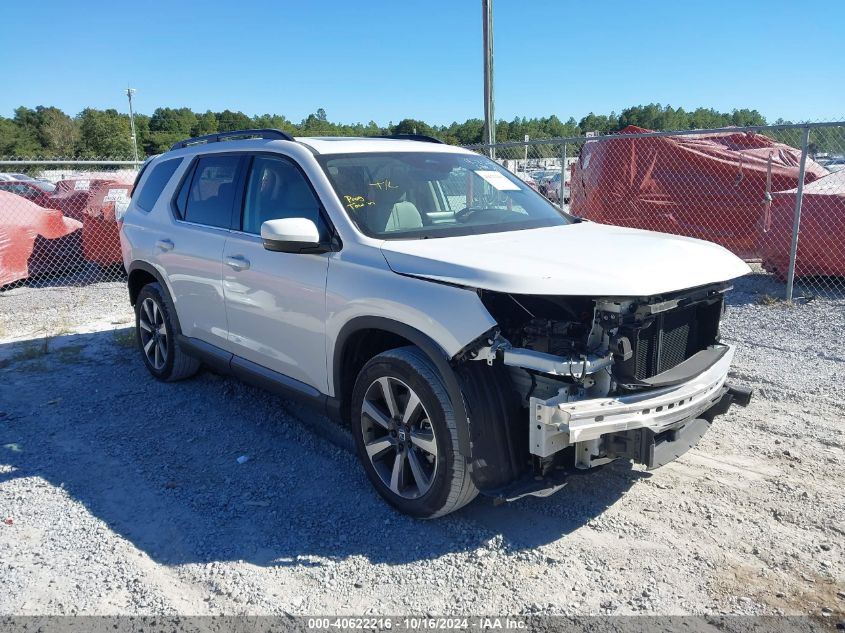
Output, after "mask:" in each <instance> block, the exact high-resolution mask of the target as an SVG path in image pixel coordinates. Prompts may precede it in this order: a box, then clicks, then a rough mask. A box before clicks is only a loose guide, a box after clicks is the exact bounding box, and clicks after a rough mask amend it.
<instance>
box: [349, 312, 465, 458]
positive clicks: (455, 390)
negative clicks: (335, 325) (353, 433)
mask: <svg viewBox="0 0 845 633" xmlns="http://www.w3.org/2000/svg"><path fill="white" fill-rule="evenodd" d="M367 337H377V338H378V341H377V342H378V343H386V344H389V347H384V349H380V348H381V347H382V345H379V344H375V345H373V344H372V343H370V344H369V345H366V346H365V349H366V350H368V351H372V350H378V351H376V352H375V353H376V354H378V353H381V352H383V351H386V350H387V349H393V348H394V347H401V346H402V345H407V344H411V345H414V346H416V347H418V348H419V349H420V350H422V351H423V353H424V354H425V355H426V356H427V357H428V358H429V359H430V360H431V362H432V363H434V366H435V367H436V368H437V371H438V372H439V373H440V376H441V378H442V379H443V383H444V385H445V386H446V391H447V393H448V394H449V399H450V400H451V402H452V407H453V409H454V411H455V420H456V421H457V425H458V447H459V450H460V452H461V454H462V455H464V456H466V457H470V440H469V428H468V424H467V413H466V407H465V406H464V400H463V395H462V392H461V386H460V383H459V381H458V377H457V374H456V373H455V371H454V369H453V368H452V365H451V364H450V363H449V361H450V358H449V355H448V354H447V353H446V351H445V350H444V349H443V348H442V347H441V346H440V345H439V344H438V343H437V342H436V341H434V340H433V339H432V338H431V337H430V336H428V335H427V334H425V333H423V332H421V331H419V330H417V329H416V328H414V327H412V326H410V325H408V324H406V323H402V322H400V321H394V320H393V319H388V318H386V317H377V316H360V317H356V318H353V319H351V320H350V321H348V322H347V323H346V324H344V326H343V327H342V328H341V329H340V332H339V333H338V336H337V339H336V340H335V346H334V357H333V359H332V361H333V362H332V377H333V386H334V392H335V397H334V401H335V402H336V403H337V407H338V409H339V411H338V415H339V416H340V417H341V418H342V419H344V420H347V421H348V419H349V414H350V400H351V397H352V387H353V386H354V384H355V377H357V373H358V372H357V371H355V369H356V368H357V369H358V370H359V371H360V367H363V365H364V363H366V362H367V360H369V359H370V358H372V356H374V355H375V354H370V355H369V356H368V357H367V358H363V356H367V354H363V355H361V354H359V353H358V351H359V350H360V349H361V345H362V343H363V342H364V341H366V338H367ZM394 343H395V344H394Z"/></svg>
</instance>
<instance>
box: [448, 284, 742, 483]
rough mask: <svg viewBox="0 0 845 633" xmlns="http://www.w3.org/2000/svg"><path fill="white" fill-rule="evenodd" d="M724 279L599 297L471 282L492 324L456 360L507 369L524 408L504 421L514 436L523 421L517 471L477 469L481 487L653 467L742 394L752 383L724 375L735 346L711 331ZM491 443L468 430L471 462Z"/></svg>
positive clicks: (479, 463) (692, 440)
mask: <svg viewBox="0 0 845 633" xmlns="http://www.w3.org/2000/svg"><path fill="white" fill-rule="evenodd" d="M729 288H730V286H729V285H728V284H724V283H722V284H713V285H709V286H705V287H701V288H696V289H692V290H686V291H682V292H675V293H669V294H666V295H662V296H657V297H641V298H616V297H608V298H595V299H593V298H586V297H554V296H535V295H531V296H529V295H514V294H507V293H498V292H489V291H479V294H480V297H481V300H482V302H484V305H485V306H486V307H487V309H488V311H489V312H490V314H491V315H492V316H493V317H494V318H495V319H496V321H497V323H498V328H497V329H496V330H495V331H493V332H491V333H490V334H489V335H488V336H487V337H485V338H484V339H483V340H481V341H478V342H476V344H474V345H471V346H469V347H468V348H466V349H465V350H464V352H463V353H462V355H461V358H460V359H459V360H465V361H468V362H480V363H486V364H487V365H489V366H490V367H494V368H503V369H504V370H505V371H506V373H507V376H508V378H509V383H510V384H511V385H512V386H513V388H514V390H515V392H516V397H517V398H518V399H519V403H520V407H521V412H522V413H521V415H522V416H523V417H522V419H521V420H520V422H519V424H517V425H514V424H512V421H511V422H509V423H506V424H508V425H509V430H510V432H509V435H510V436H513V435H515V434H516V433H517V430H518V429H519V430H521V432H520V433H519V436H518V439H517V441H518V442H519V444H520V446H521V447H523V448H522V449H521V452H522V454H523V455H524V456H525V461H524V462H523V463H524V464H526V468H525V471H524V472H523V473H522V477H520V478H514V477H513V468H511V469H510V471H508V473H506V474H505V475H503V476H500V477H498V478H497V477H495V476H493V477H490V476H489V475H487V474H486V473H485V474H481V475H479V479H481V481H477V482H476V483H477V484H479V488H480V489H482V491H484V492H488V493H489V492H490V490H495V492H494V494H495V495H496V496H499V497H501V498H504V499H510V498H515V497H518V496H522V495H523V494H537V495H542V494H548V493H549V491H553V490H554V489H557V488H558V487H560V484H559V480H558V479H555V478H551V479H549V477H551V475H552V474H553V473H554V472H555V471H559V470H561V469H568V468H572V467H574V468H579V469H588V468H592V467H594V466H599V465H602V464H606V463H608V462H610V461H612V460H614V459H618V458H624V459H631V460H633V461H634V462H637V463H640V464H644V465H645V466H646V467H648V468H656V467H658V466H661V465H663V464H665V463H667V462H669V461H671V460H673V459H675V458H677V457H678V456H680V455H681V454H683V453H684V452H686V451H687V450H689V448H691V447H692V446H694V445H695V444H696V443H697V442H698V440H699V439H700V438H701V436H702V435H703V434H704V432H705V431H706V430H707V429H708V428H709V425H710V424H711V423H712V421H713V419H714V418H715V416H717V415H720V414H722V413H724V412H726V411H727V409H728V408H729V407H730V405H731V404H733V403H736V404H739V405H741V406H745V405H747V404H748V402H749V400H750V397H751V392H750V391H749V390H745V389H742V388H739V387H733V386H731V385H729V384H728V383H727V374H728V370H729V368H730V364H731V360H732V358H733V354H734V349H733V347H731V346H729V345H726V344H723V343H721V342H720V341H719V323H720V320H721V317H722V314H723V311H724V295H725V292H726V291H727V290H728V289H729ZM498 371H500V372H501V369H498ZM526 420H527V422H528V425H527V426H528V428H527V429H526V428H525V426H526V425H525V421H526ZM472 426H474V427H475V429H474V433H473V435H474V436H475V437H476V438H480V439H481V440H483V438H481V436H482V435H483V432H482V429H480V428H478V427H479V424H478V423H476V424H473V423H472V421H471V427H472ZM512 439H513V438H512ZM523 439H524V442H525V444H524V445H523V444H522V442H523ZM493 450H495V449H494V448H493V447H491V446H490V443H489V442H488V443H485V442H484V441H477V442H474V446H473V459H472V461H473V465H474V468H476V467H478V468H480V469H481V470H480V472H482V473H484V472H485V471H484V469H485V468H486V469H488V470H490V468H491V466H490V465H491V464H493V463H495V461H496V456H495V455H490V454H486V455H485V453H489V452H490V451H493ZM511 461H513V459H511ZM474 473H475V470H474ZM504 479H509V480H510V481H508V482H507V483H505V482H504ZM515 479H518V480H519V481H515ZM490 482H494V483H495V484H497V485H496V486H491V485H485V484H489V483H490ZM532 482H533V483H532ZM485 488H486V490H485Z"/></svg>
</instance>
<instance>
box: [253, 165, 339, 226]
mask: <svg viewBox="0 0 845 633" xmlns="http://www.w3.org/2000/svg"><path fill="white" fill-rule="evenodd" d="M281 218H308V219H309V220H311V221H313V222H314V224H316V225H317V227H318V228H319V229H320V232H321V234H322V233H323V232H324V228H323V227H324V225H323V222H322V219H321V218H320V203H319V202H318V201H317V198H316V196H315V195H314V192H313V191H312V190H311V187H310V186H309V185H308V181H307V180H306V179H305V176H303V174H302V172H300V171H299V169H298V168H297V167H296V165H294V164H293V163H292V162H290V161H288V160H285V159H282V158H274V157H269V156H256V157H255V159H254V160H253V161H252V169H251V170H250V174H249V180H248V181H247V189H246V201H245V203H244V214H243V231H244V232H245V233H255V234H259V233H261V224H262V223H263V222H266V221H267V220H278V219H281Z"/></svg>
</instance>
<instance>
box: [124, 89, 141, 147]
mask: <svg viewBox="0 0 845 633" xmlns="http://www.w3.org/2000/svg"><path fill="white" fill-rule="evenodd" d="M133 94H135V88H127V89H126V96H127V97H128V98H129V127H130V128H132V155H133V156H134V157H135V158H134V160H135V162H136V163H137V162H138V137H137V136H136V135H135V112H134V111H133V110H132V95H133Z"/></svg>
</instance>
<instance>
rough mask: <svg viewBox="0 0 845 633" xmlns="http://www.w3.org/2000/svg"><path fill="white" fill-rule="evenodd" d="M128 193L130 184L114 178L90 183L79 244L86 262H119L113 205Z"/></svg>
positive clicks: (120, 259)
mask: <svg viewBox="0 0 845 633" xmlns="http://www.w3.org/2000/svg"><path fill="white" fill-rule="evenodd" d="M131 193H132V185H131V184H123V183H120V182H115V181H107V182H98V183H97V184H96V185H92V186H91V191H90V195H89V196H88V202H87V205H86V207H85V213H84V214H83V216H82V227H83V228H82V248H83V252H84V253H85V259H87V260H88V261H89V262H94V263H97V264H100V265H101V266H110V265H112V264H120V263H123V256H122V255H121V251H120V233H119V232H118V227H117V222H116V221H115V217H114V205H115V202H117V201H118V200H121V199H126V198H129V195H130V194H131Z"/></svg>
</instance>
